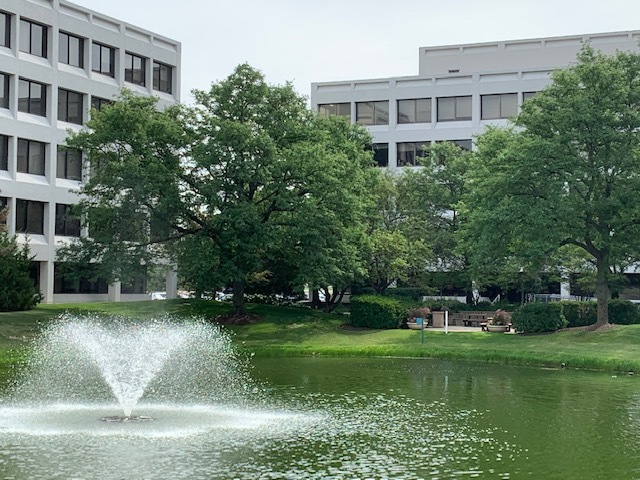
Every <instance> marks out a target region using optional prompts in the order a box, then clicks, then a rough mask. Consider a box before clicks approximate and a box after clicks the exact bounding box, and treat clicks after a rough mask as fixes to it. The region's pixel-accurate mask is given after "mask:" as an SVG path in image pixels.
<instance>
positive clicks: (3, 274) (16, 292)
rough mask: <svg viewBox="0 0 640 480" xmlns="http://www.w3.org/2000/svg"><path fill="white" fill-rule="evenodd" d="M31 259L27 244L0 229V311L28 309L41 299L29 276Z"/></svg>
mask: <svg viewBox="0 0 640 480" xmlns="http://www.w3.org/2000/svg"><path fill="white" fill-rule="evenodd" d="M31 261H32V257H31V255H30V254H29V247H28V246H27V245H22V246H20V245H18V242H17V241H16V239H15V238H14V237H10V236H9V235H8V234H7V232H2V231H0V311H2V312H9V311H15V310H30V309H32V308H34V307H35V306H36V305H37V304H38V303H39V302H40V300H41V299H42V297H41V295H40V292H39V291H38V288H37V287H36V286H35V285H34V282H33V280H32V279H31V277H30V276H29V267H30V266H31Z"/></svg>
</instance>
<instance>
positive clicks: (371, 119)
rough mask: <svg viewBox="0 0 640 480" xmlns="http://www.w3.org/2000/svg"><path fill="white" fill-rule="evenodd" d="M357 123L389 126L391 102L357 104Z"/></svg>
mask: <svg viewBox="0 0 640 480" xmlns="http://www.w3.org/2000/svg"><path fill="white" fill-rule="evenodd" d="M356 123H359V124H360V125H389V101H388V100H384V101H380V102H358V103H356Z"/></svg>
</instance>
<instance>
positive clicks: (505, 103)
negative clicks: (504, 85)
mask: <svg viewBox="0 0 640 480" xmlns="http://www.w3.org/2000/svg"><path fill="white" fill-rule="evenodd" d="M480 103H481V118H482V120H494V119H497V118H509V117H513V116H514V115H516V114H517V113H518V94H517V93H501V94H498V95H482V96H481V97H480Z"/></svg>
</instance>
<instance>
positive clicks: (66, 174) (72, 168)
mask: <svg viewBox="0 0 640 480" xmlns="http://www.w3.org/2000/svg"><path fill="white" fill-rule="evenodd" d="M57 160H58V161H57V165H56V178H66V179H67V180H77V181H81V180H82V152H81V151H80V150H78V149H76V148H66V147H63V146H58V159H57Z"/></svg>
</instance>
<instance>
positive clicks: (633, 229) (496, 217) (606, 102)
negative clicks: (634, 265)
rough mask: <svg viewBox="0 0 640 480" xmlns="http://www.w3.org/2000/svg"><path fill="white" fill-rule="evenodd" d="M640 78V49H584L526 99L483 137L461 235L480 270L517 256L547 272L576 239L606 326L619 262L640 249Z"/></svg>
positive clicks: (524, 265)
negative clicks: (508, 123) (510, 123)
mask: <svg viewBox="0 0 640 480" xmlns="http://www.w3.org/2000/svg"><path fill="white" fill-rule="evenodd" d="M638 85H640V54H637V53H623V52H618V53H616V54H615V55H612V56H605V55H603V54H601V53H598V52H596V51H594V50H593V49H591V48H589V47H585V48H584V49H583V50H582V52H581V53H580V54H579V55H578V59H577V63H576V64H575V65H573V66H572V67H570V68H568V69H566V70H561V71H557V72H555V73H554V75H553V82H552V84H551V85H549V86H548V87H547V88H545V89H544V90H543V91H542V92H539V93H538V94H537V95H535V96H534V97H532V98H531V99H528V100H527V101H526V102H525V103H524V105H523V106H522V112H521V113H520V115H518V117H517V118H516V120H515V124H516V127H517V128H516V129H499V128H490V129H488V131H487V132H486V133H485V134H483V135H482V136H480V137H479V138H478V140H477V145H478V152H477V156H476V159H475V160H474V165H473V168H471V169H470V175H469V178H468V181H469V182H470V183H471V184H472V185H473V188H472V189H471V190H470V191H469V194H468V195H467V196H466V198H465V199H464V205H463V206H464V207H465V208H464V212H466V214H467V217H466V218H467V222H466V223H465V226H464V229H463V230H464V231H463V233H462V234H461V236H460V239H461V243H462V244H464V246H465V248H464V251H465V252H466V253H467V254H468V255H469V257H470V260H471V263H472V265H473V268H474V273H479V272H481V271H483V269H488V270H490V269H491V268H490V267H491V266H495V265H497V264H500V263H504V262H505V261H509V259H516V261H514V262H513V263H515V264H516V265H520V266H521V268H524V270H525V271H539V270H541V269H542V267H543V266H544V265H549V262H550V260H551V261H555V259H556V258H557V257H556V254H557V253H558V251H559V250H560V248H561V247H563V246H566V245H572V246H574V247H576V248H578V249H580V250H582V251H583V252H585V253H586V254H587V255H588V256H589V258H591V259H592V262H593V264H594V266H595V271H596V285H597V287H596V290H597V298H598V325H604V324H606V323H608V314H607V299H608V298H609V297H610V287H609V280H610V275H611V274H612V273H614V272H613V266H623V265H628V264H629V263H631V262H633V261H635V260H638V258H639V253H640V252H639V251H638V245H639V244H638V242H637V241H636V239H637V238H638V237H639V236H640V222H638V221H637V219H638V218H640V203H638V202H637V201H636V200H637V199H636V193H635V192H637V191H638V190H639V189H640V161H639V160H640V128H639V127H640V88H638ZM541 232H544V235H542V234H541ZM505 259H506V260H505Z"/></svg>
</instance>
